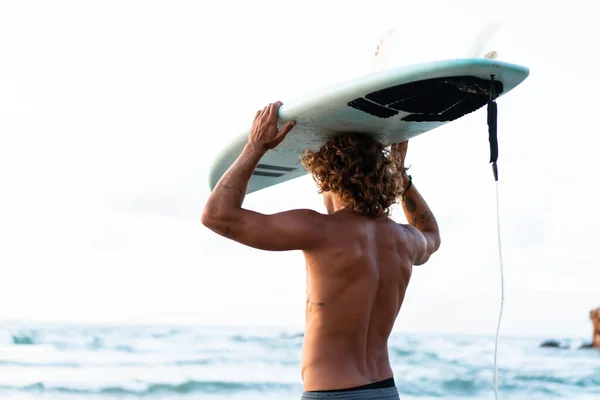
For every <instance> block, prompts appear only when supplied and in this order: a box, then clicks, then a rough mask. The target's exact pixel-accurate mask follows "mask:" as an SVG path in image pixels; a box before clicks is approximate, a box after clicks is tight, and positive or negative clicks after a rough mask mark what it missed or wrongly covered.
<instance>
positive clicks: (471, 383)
mask: <svg viewBox="0 0 600 400" xmlns="http://www.w3.org/2000/svg"><path fill="white" fill-rule="evenodd" d="M544 339H546V338H541V337H540V338H502V339H501V343H500V344H501V348H500V353H499V366H500V367H499V381H500V398H502V399H515V400H520V399H534V400H535V399H547V398H564V399H579V400H583V399H586V400H588V399H589V400H591V399H600V351H596V350H577V349H576V347H577V346H578V345H579V343H580V341H578V340H572V341H570V344H571V349H542V348H539V347H538V345H539V343H540V342H541V341H543V340H544ZM567 342H568V340H567ZM301 346H302V333H301V332H294V331H286V330H281V329H272V328H270V329H258V328H247V327H238V328H215V327H210V328H209V327H110V326H104V327H103V326H73V325H69V326H66V325H65V326H56V325H54V326H49V325H48V326H41V325H40V326H26V325H20V326H16V325H13V326H10V327H4V328H0V398H11V399H137V398H145V399H175V398H177V399H190V400H191V399H209V400H221V399H238V398H239V399H241V398H243V399H250V400H252V399H263V398H277V399H283V400H286V399H299V397H300V393H301V392H302V383H301V380H300V369H299V363H300V350H301ZM493 348H494V338H493V337H481V336H456V335H455V336H434V335H431V334H429V335H406V334H402V333H395V334H393V336H392V338H391V340H390V357H391V362H392V365H393V369H394V374H395V379H396V383H397V386H398V389H399V391H400V395H401V398H402V399H405V400H406V399H438V398H444V399H493V397H494V393H493V386H492V374H493Z"/></svg>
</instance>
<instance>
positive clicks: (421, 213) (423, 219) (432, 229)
mask: <svg viewBox="0 0 600 400" xmlns="http://www.w3.org/2000/svg"><path fill="white" fill-rule="evenodd" d="M407 148H408V141H406V142H403V143H399V144H394V145H392V152H394V153H395V154H394V156H395V158H396V160H397V162H398V163H399V164H398V168H399V169H400V171H403V173H402V179H403V183H404V184H403V187H404V193H403V194H402V209H403V210H404V215H405V216H406V220H407V221H408V223H409V224H410V225H411V226H413V227H414V228H416V229H417V230H418V231H419V232H420V234H421V235H419V234H418V232H414V233H416V234H417V238H415V239H416V240H415V242H416V243H415V250H417V251H416V254H415V265H420V264H424V263H425V262H426V261H427V260H428V259H429V257H430V256H431V255H432V254H433V253H434V252H435V251H437V249H438V248H439V247H440V244H441V238H440V230H439V227H438V224H437V221H436V220H435V217H434V216H433V213H432V212H431V209H430V208H429V206H428V205H427V203H426V202H425V200H424V199H423V197H422V196H421V194H420V193H419V191H418V190H417V188H416V187H415V185H414V184H413V183H412V179H411V178H410V177H409V176H408V175H407V174H406V171H405V168H404V158H405V157H406V150H407ZM419 236H421V237H419ZM423 237H424V240H425V242H423Z"/></svg>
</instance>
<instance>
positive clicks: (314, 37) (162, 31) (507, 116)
mask: <svg viewBox="0 0 600 400" xmlns="http://www.w3.org/2000/svg"><path fill="white" fill-rule="evenodd" d="M449 3H452V4H449ZM552 4H553V5H551V4H550V2H546V3H544V6H543V7H539V6H537V5H535V2H525V1H502V2H498V1H496V2H489V1H481V0H478V1H453V2H446V1H441V0H440V1H429V2H426V1H419V2H412V3H406V2H400V1H370V2H349V1H328V2H327V3H324V2H317V1H316V0H310V1H304V2H285V1H274V0H273V1H253V2H250V1H248V2H243V1H241V0H238V1H233V0H227V1H219V2H210V3H209V2H201V1H183V0H182V1H162V2H159V1H147V0H144V1H106V0H105V1H102V2H90V1H87V2H81V1H51V0H39V1H25V0H5V1H2V2H0V191H1V192H0V273H1V278H0V319H3V320H11V319H18V320H45V321H56V320H60V321H87V322H101V321H114V322H165V323H175V322H184V323H194V324H204V323H210V324H254V325H282V324H283V325H290V326H294V327H301V326H302V322H303V307H304V297H303V296H304V264H303V259H302V255H301V254H300V253H298V252H292V253H268V252H261V251H258V250H253V249H250V248H245V247H243V246H241V245H239V244H236V243H233V242H229V241H226V240H225V239H223V238H221V237H218V236H216V235H214V234H213V233H211V232H210V231H208V230H207V229H205V228H204V227H203V226H202V225H201V224H200V221H199V219H200V218H199V217H200V214H201V210H202V207H203V204H204V202H205V201H206V198H207V196H208V194H209V192H208V180H207V179H208V168H209V166H210V162H211V160H212V158H213V157H214V155H215V153H216V152H217V151H219V150H220V149H221V147H222V146H224V145H225V143H226V142H227V141H228V140H229V139H230V138H232V137H234V136H236V135H237V134H239V132H240V129H241V128H243V127H245V126H247V125H249V124H250V123H251V119H252V116H253V115H254V112H255V110H256V109H258V108H260V107H262V106H264V105H265V104H266V103H268V102H271V101H275V100H282V101H283V102H285V101H286V100H288V99H292V98H294V97H295V96H299V95H303V94H305V93H308V92H310V91H311V90H313V89H317V88H319V87H322V86H325V85H329V84H332V83H335V82H338V81H342V80H345V79H348V78H353V77H355V76H358V75H362V74H365V73H368V72H369V69H370V66H371V57H372V54H373V53H374V50H375V47H376V45H377V43H378V41H379V39H380V37H381V36H382V35H383V33H384V32H386V31H387V30H389V29H394V30H395V31H396V34H397V38H398V40H397V41H396V44H395V46H394V48H393V53H392V54H391V55H390V59H389V61H390V63H391V64H392V65H406V64H410V63H415V62H426V61H433V60H439V59H445V58H459V57H463V56H464V55H465V54H466V52H467V51H468V50H469V48H470V47H471V44H472V41H473V39H474V37H475V36H476V35H477V34H478V33H479V31H480V30H481V29H482V28H483V27H484V26H485V25H487V24H488V23H491V22H496V21H498V22H501V23H502V28H501V29H500V31H499V32H498V34H497V35H496V36H495V38H494V39H493V40H492V42H491V43H490V45H489V46H488V47H487V50H492V49H493V50H497V51H498V52H499V55H500V59H502V60H504V61H509V62H514V63H517V64H523V65H525V66H527V67H529V68H530V69H531V75H530V77H529V78H528V80H527V81H526V82H525V83H523V84H522V85H521V86H519V87H518V88H517V89H515V90H514V91H513V92H511V93H509V94H508V95H506V97H503V98H501V99H500V100H499V143H500V157H499V168H500V181H501V189H500V190H501V191H500V196H501V200H500V201H501V215H502V233H503V250H504V260H505V275H506V308H505V318H504V325H503V329H502V332H503V333H504V334H532V335H541V336H560V335H570V336H583V337H588V336H590V335H589V334H590V333H591V324H590V322H589V320H588V312H589V310H590V309H591V308H593V307H597V306H600V287H599V283H600V262H599V261H600V257H599V256H598V253H597V249H598V247H599V245H600V240H599V239H598V237H599V235H598V233H597V230H598V228H600V211H599V209H598V207H597V204H598V201H599V200H600V198H599V195H598V191H597V187H596V182H597V181H598V173H597V172H596V171H595V167H596V166H595V165H594V164H593V162H592V161H593V159H594V156H595V155H596V154H595V153H596V151H597V149H598V148H599V147H600V139H599V136H598V129H597V127H596V124H595V121H594V119H593V118H594V116H596V115H597V106H598V99H599V98H600V74H598V72H597V69H598V61H599V57H598V53H597V51H596V50H595V49H596V48H597V39H598V37H600V32H599V28H598V27H597V21H596V20H595V16H594V15H592V14H593V13H592V12H591V9H590V7H591V4H592V2H589V1H588V2H584V1H581V0H575V1H571V2H569V3H568V6H566V5H565V4H563V3H561V4H558V3H552ZM488 157H489V149H488V142H487V126H486V122H485V111H483V110H481V111H479V112H477V113H474V114H472V115H469V116H467V117H465V118H462V119H461V120H459V121H456V122H453V123H451V124H449V125H446V126H445V127H443V128H440V129H438V130H435V131H432V132H430V133H428V134H425V135H423V136H420V137H418V138H415V139H414V140H412V141H411V145H410V146H409V160H408V161H409V163H412V164H413V165H414V167H413V172H412V175H413V178H414V180H415V184H417V185H418V186H419V189H420V190H421V192H422V193H423V194H424V196H425V198H426V200H427V201H428V202H429V203H430V205H431V207H432V209H433V211H434V213H435V214H436V217H437V218H438V220H439V223H440V226H441V229H442V235H443V245H442V247H441V249H440V251H439V252H438V253H437V254H436V255H435V256H434V257H433V258H432V260H431V261H430V262H429V263H428V264H427V265H425V266H423V267H420V268H417V269H416V270H415V273H414V275H413V280H412V282H411V286H410V288H409V292H408V296H407V299H406V302H405V306H404V309H403V310H402V312H401V315H400V318H399V320H398V324H397V329H398V330H401V331H410V332H440V331H444V332H464V333H487V334H493V333H495V323H496V322H495V321H496V318H497V313H498V307H499V300H500V298H499V287H500V281H499V265H498V256H497V243H496V236H495V235H496V225H495V221H496V220H495V218H496V215H495V193H494V184H493V178H492V173H491V169H490V166H489V164H488ZM245 206H246V207H249V208H251V209H255V210H258V211H262V212H273V211H280V210H285V209H289V208H295V207H308V208H313V209H316V210H318V211H324V208H323V207H322V205H321V199H320V198H319V197H318V195H317V194H316V188H315V186H314V184H313V182H312V181H311V179H310V178H309V177H304V178H300V179H298V180H295V181H292V182H289V183H286V184H283V185H280V186H279V187H275V188H271V189H268V190H265V191H263V192H259V193H255V194H252V195H250V196H248V197H247V200H246V203H245ZM395 211H396V212H395V214H394V216H395V217H396V218H397V219H398V221H404V218H403V216H402V212H401V210H400V209H399V208H398V209H397V210H395Z"/></svg>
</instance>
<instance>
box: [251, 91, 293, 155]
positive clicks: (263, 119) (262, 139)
mask: <svg viewBox="0 0 600 400" xmlns="http://www.w3.org/2000/svg"><path fill="white" fill-rule="evenodd" d="M282 104H283V103H281V102H280V101H277V102H275V103H271V104H269V105H268V106H266V107H265V108H263V109H262V110H259V111H258V112H257V113H256V117H254V122H253V123H252V130H251V131H250V137H249V138H248V142H249V143H254V144H258V145H260V146H262V147H263V148H264V149H265V150H270V149H274V148H275V147H277V145H278V144H279V143H281V141H282V140H283V139H284V138H285V135H287V134H288V132H289V131H291V130H292V128H293V127H294V125H296V122H295V121H290V122H288V123H287V124H285V125H284V126H283V128H281V130H278V129H277V114H278V112H279V107H281V105H282Z"/></svg>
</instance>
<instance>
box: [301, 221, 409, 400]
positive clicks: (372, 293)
mask: <svg viewBox="0 0 600 400" xmlns="http://www.w3.org/2000/svg"><path fill="white" fill-rule="evenodd" d="M323 218H324V219H326V222H325V223H324V225H323V227H324V229H326V230H327V237H328V238H329V239H328V240H327V243H323V246H320V247H319V248H317V249H314V250H311V251H305V252H304V254H305V257H306V271H307V303H306V329H305V336H304V346H303V354H302V359H303V360H302V377H303V380H304V388H305V390H306V391H314V390H331V389H340V388H350V387H356V386H360V385H365V384H369V383H372V382H376V381H381V380H384V379H387V378H391V377H392V375H393V373H392V370H391V367H390V364H389V360H388V349H387V339H388V337H389V335H390V332H391V330H392V327H393V326H394V321H395V319H396V316H397V315H398V312H399V311H400V306H401V305H402V302H403V300H404V295H405V293H406V288H407V286H408V282H409V280H410V276H411V272H412V259H411V254H410V253H409V251H410V249H409V248H408V247H409V246H408V245H407V242H409V241H410V240H409V237H408V235H410V234H411V233H410V232H409V231H408V230H407V229H406V228H405V227H403V226H402V225H398V224H397V223H395V222H393V221H391V220H389V219H388V218H386V217H380V218H369V217H363V216H358V215H355V214H353V213H351V212H349V211H346V210H343V209H342V210H340V211H338V212H336V213H334V214H331V215H327V216H323Z"/></svg>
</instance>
